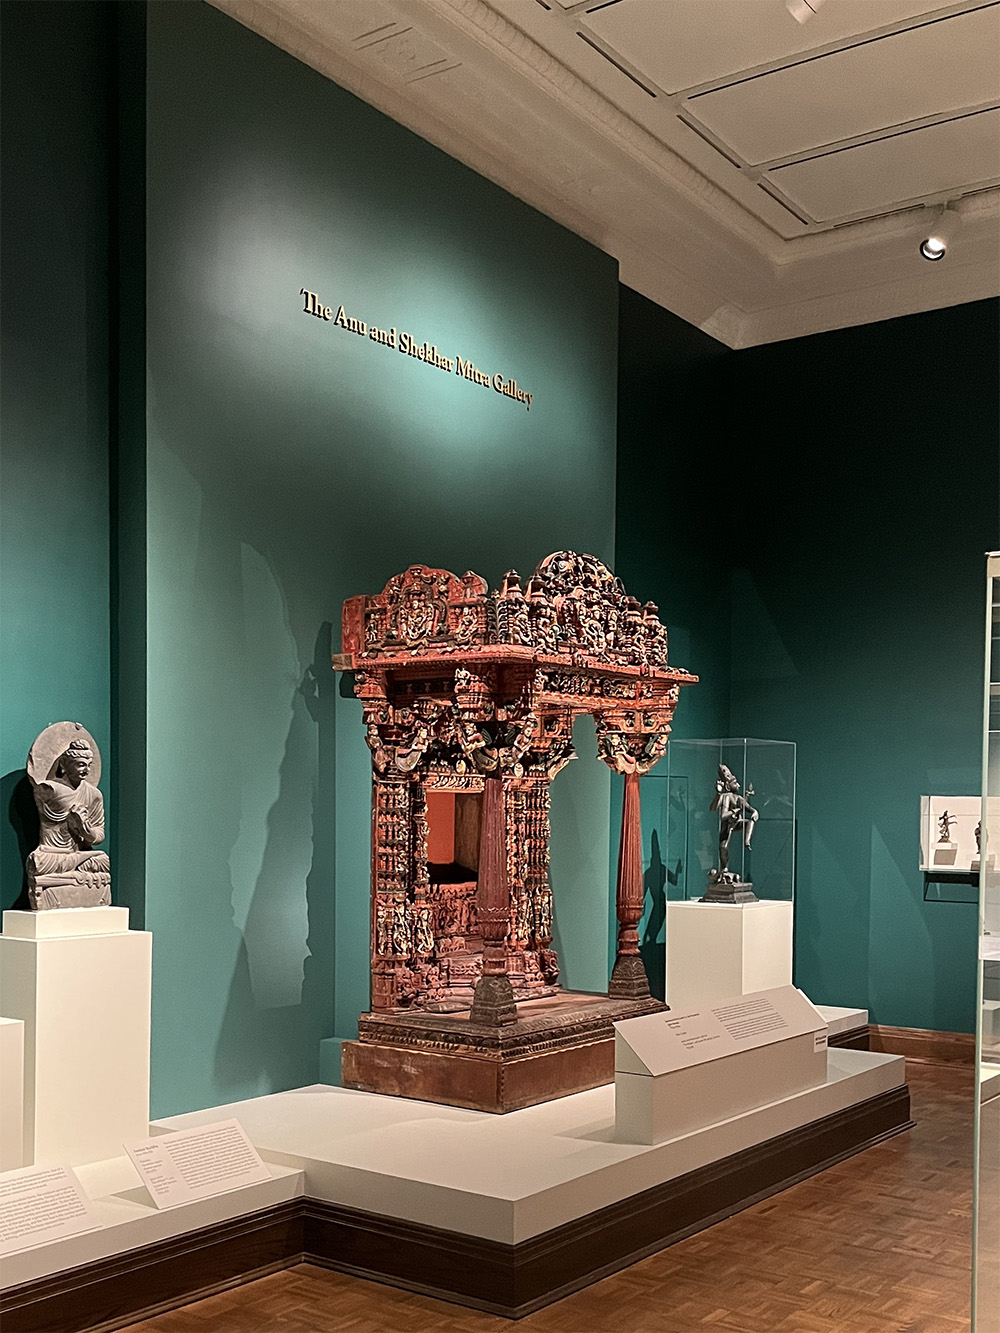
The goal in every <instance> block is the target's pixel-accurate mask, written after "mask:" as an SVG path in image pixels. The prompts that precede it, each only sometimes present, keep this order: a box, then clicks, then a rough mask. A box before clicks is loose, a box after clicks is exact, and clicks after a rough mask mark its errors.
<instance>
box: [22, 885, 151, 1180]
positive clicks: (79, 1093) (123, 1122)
mask: <svg viewBox="0 0 1000 1333" xmlns="http://www.w3.org/2000/svg"><path fill="white" fill-rule="evenodd" d="M151 963H152V936H151V935H150V934H149V933H148V932H146V931H137V930H129V929H128V911H127V909H125V908H122V907H85V908H59V909H55V910H52V911H45V912H4V914H3V934H2V935H0V1013H2V1014H4V1015H5V1016H7V1017H9V1018H18V1019H21V1020H22V1021H23V1022H24V1153H25V1163H26V1164H28V1165H36V1166H60V1165H61V1166H78V1165H80V1164H81V1163H84V1162H94V1161H101V1160H104V1159H107V1158H110V1157H115V1156H117V1155H118V1154H119V1153H120V1152H121V1150H122V1144H123V1143H124V1142H126V1141H131V1140H134V1139H141V1138H144V1137H145V1135H146V1133H147V1126H148V1123H149V1020H150V984H151Z"/></svg>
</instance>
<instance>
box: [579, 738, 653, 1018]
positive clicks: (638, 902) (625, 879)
mask: <svg viewBox="0 0 1000 1333" xmlns="http://www.w3.org/2000/svg"><path fill="white" fill-rule="evenodd" d="M634 718H635V715H634V714H630V715H627V717H626V719H624V720H619V719H611V718H599V719H598V723H597V750H598V754H599V755H600V757H601V758H602V759H603V760H604V762H605V763H606V764H607V765H608V766H609V767H610V768H613V769H614V770H615V771H616V772H618V773H621V774H622V775H623V776H624V778H625V790H624V793H623V795H622V830H621V841H620V843H619V847H618V877H617V881H616V884H615V914H616V916H617V917H618V946H617V951H616V956H615V964H614V967H613V968H612V970H611V981H610V983H609V985H608V994H609V995H610V996H611V997H613V998H614V999H627V1000H640V999H646V998H647V997H648V996H649V978H648V977H647V976H646V968H645V965H644V963H643V961H642V955H641V954H640V952H639V921H640V920H641V918H642V907H643V890H644V885H643V873H642V810H641V806H640V796H639V779H640V778H641V777H642V776H643V774H645V773H648V772H649V770H650V769H651V768H652V767H653V765H654V764H655V763H656V762H657V760H658V759H660V758H661V757H662V755H663V754H664V752H665V750H666V748H667V734H668V732H669V730H670V728H669V724H667V723H663V724H662V725H663V726H664V727H665V730H663V731H659V732H655V733H650V732H646V731H637V730H632V729H631V728H632V727H634V726H635V721H634V720H633V719H634Z"/></svg>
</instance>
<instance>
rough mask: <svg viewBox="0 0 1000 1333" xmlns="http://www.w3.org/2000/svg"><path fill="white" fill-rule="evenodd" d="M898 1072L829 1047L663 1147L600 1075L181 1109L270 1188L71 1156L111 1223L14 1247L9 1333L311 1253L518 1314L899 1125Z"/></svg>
mask: <svg viewBox="0 0 1000 1333" xmlns="http://www.w3.org/2000/svg"><path fill="white" fill-rule="evenodd" d="M903 1078H904V1062H903V1060H902V1059H901V1058H900V1057H899V1056H892V1055H883V1054H873V1053H869V1052H867V1051H850V1050H834V1051H831V1052H830V1056H829V1064H828V1068H827V1078H826V1082H825V1083H824V1084H823V1085H822V1086H821V1087H816V1088H811V1089H809V1090H808V1091H806V1092H803V1093H799V1094H796V1095H795V1096H790V1097H786V1098H784V1099H783V1100H781V1101H778V1102H773V1103H771V1104H769V1105H767V1106H763V1107H758V1108H756V1109H755V1110H753V1111H751V1112H748V1113H746V1114H743V1115H740V1116H735V1117H733V1118H731V1119H729V1120H727V1121H723V1122H721V1123H719V1124H715V1125H712V1126H711V1127H710V1128H706V1129H702V1130H698V1131H696V1132H693V1133H689V1134H685V1135H682V1136H678V1137H676V1138H673V1139H671V1140H669V1141H667V1142H662V1143H659V1144H657V1145H656V1146H645V1145H635V1144H624V1143H617V1142H615V1140H614V1132H615V1126H614V1085H612V1084H607V1085H605V1086H604V1087H601V1088H595V1089H592V1090H591V1091H589V1092H582V1093H578V1094H576V1095H575V1096H571V1097H565V1098H562V1099H560V1100H558V1101H554V1102H548V1103H546V1104H544V1105H541V1106H532V1107H528V1108H527V1109H526V1110H523V1111H514V1112H511V1113H509V1114H508V1115H504V1116H497V1115H489V1114H486V1113H483V1112H477V1111H465V1110H460V1109H457V1108H453V1107H448V1106H438V1105H432V1104H429V1103H425V1102H412V1101H406V1100H404V1099H402V1098H396V1097H380V1096H375V1095H373V1094H370V1093H364V1092H356V1091H353V1090H350V1089H345V1088H334V1087H328V1086H326V1085H317V1086H313V1087H307V1088H300V1089H298V1090H296V1091H293V1092H285V1093H277V1094H275V1095H273V1096H270V1097H260V1098H255V1099H253V1100H250V1101H245V1102H237V1103H234V1104H231V1105H228V1106H222V1107H214V1108H212V1109H210V1110H205V1111H200V1112H196V1113H192V1114H189V1115H182V1116H175V1117H171V1118H170V1119H168V1120H163V1121H159V1122H156V1123H154V1125H153V1127H152V1129H153V1132H156V1131H157V1130H163V1131H167V1130H171V1129H182V1128H191V1127H195V1126H198V1125H206V1124H210V1123H213V1122H217V1121H219V1120H223V1119H229V1118H234V1117H235V1118H236V1119H238V1120H239V1122H240V1123H241V1125H242V1126H243V1127H244V1129H245V1130H246V1131H247V1133H248V1135H249V1137H250V1140H251V1142H252V1143H253V1144H254V1146H255V1147H256V1148H257V1150H258V1151H259V1152H260V1154H261V1156H262V1157H263V1158H264V1160H265V1161H266V1162H267V1163H268V1166H269V1169H270V1170H271V1172H272V1180H271V1181H270V1182H268V1183H267V1184H265V1185H260V1186H250V1187H248V1188H247V1189H243V1190H237V1191H233V1192H232V1193H230V1194H226V1195H221V1196H218V1197H217V1198H215V1199H211V1200H203V1201H200V1202H199V1203H196V1204H191V1205H185V1206H184V1207H182V1208H178V1209H176V1210H171V1211H169V1212H162V1213H157V1212H156V1210H155V1209H154V1208H153V1206H152V1203H151V1200H150V1199H149V1196H148V1194H147V1193H146V1191H145V1189H143V1188H142V1187H139V1186H138V1185H137V1184H136V1175H135V1171H134V1168H133V1167H132V1165H131V1163H130V1162H129V1161H128V1160H127V1159H125V1158H122V1159H118V1160H116V1161H112V1162H107V1163H96V1164H92V1165H90V1166H87V1167H83V1168H82V1169H80V1170H79V1171H78V1175H79V1177H80V1180H81V1183H82V1184H83V1186H84V1188H85V1189H86V1190H87V1191H88V1193H89V1194H90V1196H91V1198H93V1199H94V1200H95V1201H96V1202H97V1205H98V1208H99V1211H100V1213H101V1216H102V1221H103V1226H102V1227H101V1229H100V1230H99V1231H96V1232H92V1233H88V1234H86V1235H81V1236H77V1237H73V1238H70V1239H68V1240H66V1241H62V1242H58V1243H54V1244H51V1245H47V1246H39V1247H37V1248H36V1249H34V1250H30V1251H27V1252H25V1253H23V1254H21V1255H17V1256H14V1257H13V1258H12V1259H11V1260H9V1261H8V1262H7V1263H6V1264H5V1266H4V1274H3V1276H4V1281H5V1288H6V1294H5V1295H4V1296H3V1297H2V1298H0V1299H3V1300H4V1301H5V1302H6V1306H7V1308H8V1309H9V1310H10V1311H11V1327H12V1328H14V1327H19V1326H21V1325H20V1324H18V1323H17V1320H18V1318H21V1319H22V1323H23V1326H25V1327H30V1328H50V1327H61V1326H64V1324H65V1318H66V1315H67V1313H70V1314H71V1315H72V1318H73V1320H75V1321H76V1324H75V1326H79V1327H82V1326H84V1323H85V1325H86V1326H87V1327H105V1326H106V1327H112V1326H118V1325H120V1323H121V1322H122V1321H123V1318H124V1316H125V1315H126V1314H127V1315H128V1316H129V1317H130V1318H133V1319H136V1318H139V1317H141V1316H143V1315H144V1314H145V1313H147V1312H149V1311H151V1310H155V1309H165V1308H168V1307H169V1306H171V1305H176V1304H180V1303H183V1302H184V1301H187V1300H193V1299H197V1298H198V1297H199V1296H201V1295H204V1294H208V1293H209V1292H210V1291H213V1290H217V1289H218V1287H219V1285H220V1283H221V1284H223V1285H230V1284H232V1283H233V1282H237V1281H239V1280H241V1277H249V1276H256V1275H257V1274H258V1273H260V1272H263V1271H273V1270H274V1269H277V1268H281V1267H285V1266H288V1265H289V1264H293V1263H297V1262H299V1261H300V1260H301V1258H302V1256H303V1254H305V1255H306V1257H307V1258H308V1259H310V1260H311V1261H312V1262H317V1263H322V1264H324V1265H326V1266H328V1267H332V1268H338V1269H344V1270H346V1271H348V1272H353V1273H358V1274H361V1275H365V1276H368V1277H371V1278H374V1279H376V1280H381V1281H388V1282H391V1283H393V1284H394V1285H397V1286H403V1287H407V1288H410V1289H413V1290H416V1291H422V1292H426V1293H429V1294H432V1295H437V1296H442V1297H444V1298H446V1299H449V1300H453V1301H458V1302H460V1303H462V1304H466V1305H473V1306H477V1307H479V1308H480V1309H486V1310H492V1311H495V1312H498V1313H502V1314H505V1315H508V1316H512V1317H515V1318H517V1317H520V1316H521V1315H523V1314H527V1313H529V1312H530V1311H531V1310H534V1309H538V1308H540V1307H541V1306H543V1305H546V1304H548V1303H549V1302H550V1301H552V1300H556V1299H558V1298H559V1297H560V1296H562V1295H565V1294H567V1292H568V1291H571V1290H576V1289H577V1288H579V1287H581V1286H585V1285H586V1284H587V1283H589V1282H593V1281H595V1280H597V1279H598V1278H600V1277H603V1276H605V1275H606V1274H607V1273H609V1272H611V1271H614V1270H615V1269H617V1268H622V1267H624V1266H626V1265H627V1264H630V1263H632V1262H634V1261H635V1260H636V1259H638V1258H641V1257H642V1256H643V1255H645V1254H649V1253H651V1252H653V1251H654V1250H656V1249H660V1248H662V1247H663V1246H664V1245H667V1244H670V1243H672V1242H673V1241H674V1240H677V1239H680V1238H681V1237H683V1236H686V1235H689V1234H691V1232H692V1231H696V1230H699V1229H700V1228H701V1227H704V1226H706V1225H709V1224H711V1222H713V1221H716V1220H718V1219H719V1218H720V1217H722V1216H727V1215H728V1214H730V1213H732V1212H735V1211H738V1210H739V1209H740V1208H742V1207H745V1206H746V1205H747V1204H748V1203H750V1202H753V1201H755V1200H757V1199H759V1198H761V1197H764V1196H766V1195H767V1194H771V1193H773V1192H774V1191H775V1190H776V1189H780V1188H782V1187H783V1186H784V1185H786V1184H790V1183H792V1182H793V1181H794V1180H798V1179H802V1178H803V1177H804V1176H806V1175H809V1174H811V1173H812V1172H814V1171H816V1170H819V1169H821V1168H822V1167H823V1166H824V1165H826V1164H828V1163H830V1162H834V1161H839V1160H841V1158H842V1157H844V1156H848V1155H850V1154H851V1153H853V1152H857V1151H859V1150H860V1149H861V1148H864V1147H866V1146H868V1145H869V1144H871V1143H875V1142H878V1141H879V1140H880V1139H881V1138H884V1137H886V1136H888V1135H891V1134H895V1133H898V1132H899V1131H900V1130H902V1129H905V1128H907V1126H908V1124H909V1119H908V1116H909V1098H908V1094H907V1090H906V1088H905V1085H904V1083H903ZM723 1163H724V1164H725V1165H722V1164H723ZM159 1242H165V1243H159ZM137 1251H138V1252H137ZM22 1312H23V1313H22ZM115 1321H117V1323H116V1322H115ZM4 1326H5V1327H6V1317H5V1325H4Z"/></svg>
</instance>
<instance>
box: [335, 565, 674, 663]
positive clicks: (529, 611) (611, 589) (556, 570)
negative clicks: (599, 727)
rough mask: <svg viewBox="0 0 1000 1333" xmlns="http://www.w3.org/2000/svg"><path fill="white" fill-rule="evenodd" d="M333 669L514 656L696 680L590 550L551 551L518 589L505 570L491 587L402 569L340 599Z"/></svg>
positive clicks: (655, 623)
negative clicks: (378, 588) (371, 588)
mask: <svg viewBox="0 0 1000 1333" xmlns="http://www.w3.org/2000/svg"><path fill="white" fill-rule="evenodd" d="M342 649H343V651H342V652H341V653H338V654H337V655H335V657H334V659H333V664H334V666H335V667H336V668H337V669H338V670H341V671H351V670H356V669H358V668H362V667H364V666H382V667H404V666H414V667H415V666H422V665H427V664H429V663H432V662H435V663H438V664H441V665H444V664H445V663H446V662H447V661H448V659H449V658H456V659H464V660H466V661H467V660H469V659H470V658H471V659H476V660H479V661H483V662H486V661H510V662H514V661H522V662H536V663H538V664H540V665H541V664H545V665H552V666H566V667H570V666H571V667H574V668H575V669H577V670H580V669H584V670H586V671H595V672H597V673H600V674H605V673H613V674H616V675H618V674H621V675H629V676H631V675H643V676H654V677H658V678H659V679H661V680H662V679H668V680H670V681H674V682H677V683H680V684H692V683H694V682H695V681H697V679H698V677H697V676H693V675H691V673H690V672H687V671H684V670H679V669H677V668H672V667H670V666H669V665H668V662H667V630H666V626H665V625H663V623H662V622H661V621H660V618H659V615H658V614H657V608H656V606H655V605H654V604H653V603H652V602H647V603H646V604H645V606H642V605H640V603H639V602H638V601H637V600H636V599H635V598H634V597H630V596H629V595H628V593H627V592H626V591H625V589H624V587H623V586H622V583H621V580H620V579H617V578H616V577H615V576H614V574H612V572H611V570H610V569H608V567H607V565H605V564H603V563H602V562H601V561H600V560H598V559H596V557H594V556H592V555H577V554H576V552H574V551H556V552H554V553H553V554H552V555H549V556H546V557H545V559H544V560H543V561H542V562H541V563H540V564H539V565H538V567H537V569H536V570H535V572H534V574H533V575H532V576H531V578H530V579H529V580H528V584H527V587H526V588H522V587H521V578H520V575H519V574H518V573H517V572H516V571H515V570H510V571H509V572H508V573H507V574H506V575H505V576H504V578H503V580H502V582H501V584H500V587H499V588H497V589H495V590H494V591H492V592H491V591H490V589H489V587H488V585H487V583H486V580H485V579H483V578H481V577H480V576H479V575H478V574H474V573H472V572H471V571H469V572H467V573H465V574H463V575H462V577H461V578H458V577H457V576H456V575H454V574H451V573H449V571H448V570H446V569H430V568H428V567H427V566H426V565H411V566H410V567H409V569H407V570H405V571H404V572H403V573H402V574H396V575H394V576H393V577H392V578H391V579H390V580H389V582H388V583H387V584H386V585H385V588H384V589H383V590H382V592H380V593H376V594H375V595H374V596H371V597H368V596H360V597H350V598H348V600H347V601H346V602H345V603H344V608H343V615H342Z"/></svg>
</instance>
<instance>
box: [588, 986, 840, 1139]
mask: <svg viewBox="0 0 1000 1333" xmlns="http://www.w3.org/2000/svg"><path fill="white" fill-rule="evenodd" d="M826 1056H827V1035H826V1020H825V1019H824V1018H823V1016H822V1015H821V1014H819V1013H818V1012H817V1011H816V1009H815V1008H814V1007H813V1006H812V1005H811V1004H810V1003H809V1001H808V1000H807V999H806V997H805V996H804V995H803V994H802V992H801V991H797V990H796V989H795V988H794V986H781V987H779V988H778V989H776V990H767V991H760V992H758V993H757V994H755V995H739V996H736V997H734V998H732V999H730V1000H727V1001H725V1002H723V1003H722V1004H720V1005H715V1006H714V1007H711V1008H705V1009H703V1010H694V1011H690V1010H689V1011H688V1012H687V1013H681V1012H680V1011H679V1010H673V1011H671V1012H669V1013H661V1014H646V1015H644V1016H643V1017H642V1018H629V1019H626V1020H625V1021H624V1022H621V1023H616V1024H615V1139H616V1141H617V1142H619V1143H650V1144H653V1143H664V1142H666V1140H667V1139H673V1138H676V1137H677V1136H678V1135H681V1134H690V1133H692V1132H694V1131H695V1130H700V1129H704V1128H705V1127H706V1126H708V1125H715V1124H719V1123H720V1122H721V1121H724V1120H730V1119H732V1118H733V1117H734V1116H739V1115H744V1114H746V1112H748V1111H752V1110H754V1109H756V1108H757V1107H759V1106H767V1105H769V1104H770V1103H771V1102H777V1101H781V1100H782V1099H783V1098H786V1097H794V1096H795V1095H796V1094H797V1093H801V1092H805V1091H806V1090H807V1089H809V1088H816V1087H819V1086H820V1085H821V1084H823V1083H825V1082H826Z"/></svg>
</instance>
